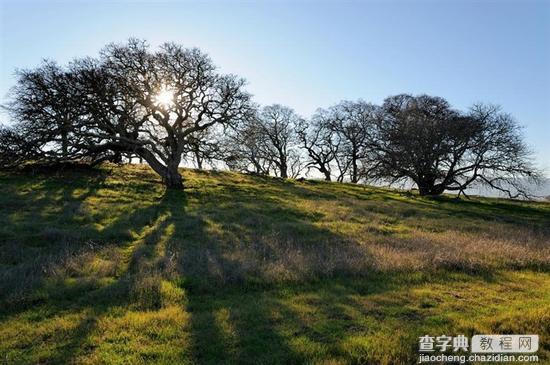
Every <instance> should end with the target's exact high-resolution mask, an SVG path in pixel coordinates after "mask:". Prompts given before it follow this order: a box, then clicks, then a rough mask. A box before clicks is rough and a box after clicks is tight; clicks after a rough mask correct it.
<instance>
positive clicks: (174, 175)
mask: <svg viewBox="0 0 550 365" xmlns="http://www.w3.org/2000/svg"><path fill="white" fill-rule="evenodd" d="M136 152H137V153H138V154H139V155H140V156H141V157H143V159H144V160H145V161H147V163H148V164H149V166H151V168H152V169H153V170H155V172H156V173H157V174H159V175H160V176H161V177H162V181H163V182H164V185H165V186H166V188H168V189H183V178H182V177H181V175H180V173H179V171H178V165H179V162H180V160H179V159H175V160H172V161H170V163H169V164H168V165H167V166H164V165H163V164H162V163H160V162H159V160H158V159H157V158H156V157H155V155H153V154H152V153H151V152H150V151H148V150H147V149H145V148H140V149H139V150H138V151H136Z"/></svg>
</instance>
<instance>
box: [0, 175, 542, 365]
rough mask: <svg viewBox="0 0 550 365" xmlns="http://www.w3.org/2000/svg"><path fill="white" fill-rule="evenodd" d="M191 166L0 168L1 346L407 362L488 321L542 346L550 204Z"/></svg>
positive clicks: (144, 359)
mask: <svg viewBox="0 0 550 365" xmlns="http://www.w3.org/2000/svg"><path fill="white" fill-rule="evenodd" d="M183 174H184V178H185V182H186V189H185V191H165V190H164V188H163V186H162V184H160V182H159V181H158V179H157V177H156V176H155V175H154V174H153V173H152V172H151V171H150V170H149V169H148V168H146V167H143V166H142V167H140V166H126V167H123V168H120V167H112V166H106V167H102V168H101V169H98V170H92V171H65V172H62V173H50V174H35V175H32V174H30V173H9V174H8V173H3V174H0V223H1V224H0V362H1V361H5V362H7V363H9V364H12V363H15V364H37V363H40V364H59V363H76V364H97V363H107V364H130V363H131V364H140V363H143V364H145V363H147V364H151V363H153V364H175V363H176V364H180V363H181V364H195V363H198V364H222V363H234V364H246V363H249V364H278V363H285V364H293V363H296V364H301V363H312V364H313V363H315V364H317V363H322V364H349V363H351V364H353V363H356V364H363V363H381V364H410V363H415V362H416V361H417V356H418V354H417V347H418V336H423V335H426V334H430V335H432V336H438V335H451V336H453V335H459V334H464V335H467V336H471V335H473V334H483V333H517V334H522V333H536V334H539V335H540V336H541V341H542V348H541V350H539V352H538V355H539V357H540V358H541V363H544V362H545V361H550V343H549V342H548V338H549V336H550V325H549V324H550V245H549V243H550V228H549V227H550V224H549V223H550V204H548V203H534V202H519V201H510V200H502V199H482V198H475V199H472V200H456V199H453V198H452V197H446V196H444V197H441V198H439V199H429V198H420V197H418V196H415V195H411V194H409V193H407V192H400V191H396V190H388V189H380V188H372V187H364V186H356V185H351V184H337V183H326V182H317V181H304V182H299V181H293V180H288V181H283V180H279V179H271V178H263V177H254V176H247V175H241V174H234V173H226V172H205V171H194V170H184V171H183Z"/></svg>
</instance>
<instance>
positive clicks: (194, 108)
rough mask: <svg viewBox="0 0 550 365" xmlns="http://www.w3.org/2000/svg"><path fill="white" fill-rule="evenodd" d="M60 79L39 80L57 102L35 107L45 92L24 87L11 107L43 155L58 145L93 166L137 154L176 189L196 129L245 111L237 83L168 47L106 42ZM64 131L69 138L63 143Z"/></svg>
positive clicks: (194, 55) (204, 60)
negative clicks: (39, 139)
mask: <svg viewBox="0 0 550 365" xmlns="http://www.w3.org/2000/svg"><path fill="white" fill-rule="evenodd" d="M34 71H35V72H38V73H39V74H40V73H44V71H42V70H41V69H37V70H34ZM56 72H57V71H56ZM30 73H31V74H32V72H30ZM59 74H60V75H62V78H61V79H59V78H57V77H51V78H44V87H43V88H44V90H55V91H56V95H58V96H59V97H61V99H59V98H57V97H55V95H52V96H51V97H50V96H48V98H44V97H41V98H40V99H38V100H39V101H40V103H36V97H35V96H36V95H41V93H44V92H43V91H42V90H38V91H37V92H36V93H35V92H34V90H32V89H30V90H28V91H27V90H26V89H24V88H23V89H24V90H25V92H26V93H28V97H26V98H22V99H15V100H14V102H13V103H12V105H11V106H10V110H11V111H12V114H13V115H15V116H16V117H17V118H16V120H19V121H20V122H21V124H28V125H33V126H34V130H35V131H37V132H38V133H42V135H43V136H44V139H45V140H46V142H47V143H49V145H50V146H51V147H50V149H51V148H56V147H57V146H59V145H61V146H62V147H61V150H62V151H63V152H62V154H63V153H65V152H64V151H70V150H75V151H85V153H86V156H87V157H90V158H92V159H93V160H102V159H107V158H110V156H112V154H115V155H116V154H121V153H131V154H134V155H137V156H139V157H141V158H142V159H144V160H145V161H147V163H148V164H149V165H150V166H151V168H152V169H153V170H154V171H156V172H157V173H158V174H159V175H160V176H161V177H162V179H163V181H164V183H165V184H166V186H167V187H168V188H181V187H182V186H183V181H182V177H181V175H180V174H179V172H178V166H179V165H180V162H181V161H182V155H183V154H184V153H186V152H188V151H190V150H192V149H193V146H196V142H197V141H196V138H197V136H200V132H201V131H204V130H206V129H208V128H210V127H213V126H216V125H229V124H235V123H238V122H239V121H240V120H241V119H243V118H244V117H245V116H246V115H247V114H248V113H249V110H250V107H249V104H250V103H249V102H250V95H249V94H248V93H246V92H245V91H244V90H243V88H244V84H245V81H244V80H243V79H241V78H238V77H236V76H234V75H223V74H220V73H218V72H217V71H216V68H215V66H214V64H213V63H212V61H211V60H210V58H209V57H208V56H207V55H206V54H204V53H202V52H201V51H200V50H198V49H188V48H184V47H182V46H180V45H177V44H173V43H165V44H163V45H162V46H161V47H160V48H159V49H158V50H156V51H152V50H150V48H149V46H148V45H147V43H146V42H144V41H141V40H137V39H130V40H129V41H128V43H127V44H110V45H108V46H107V47H105V48H104V49H103V50H102V52H101V54H100V57H99V58H97V59H94V58H84V59H79V60H75V61H74V62H72V63H71V64H70V65H69V67H68V68H66V69H63V70H60V71H59ZM21 80H22V79H20V82H19V85H18V86H16V89H17V88H21V86H23V85H22V84H21ZM59 80H62V81H63V82H60V81H59ZM65 99H67V102H66V103H65ZM60 104H61V105H60ZM63 105H66V106H67V108H66V109H68V111H67V110H66V109H64V108H62V106H63ZM52 111H53V112H55V114H54V115H53V116H52V118H48V116H49V115H50V114H51V113H50V112H52ZM43 114H44V116H43ZM35 115H38V116H40V118H38V119H37V118H35ZM65 126H68V127H67V128H66V129H65ZM65 130H68V131H69V134H68V135H69V136H72V137H73V138H65V137H64V134H63V133H64V132H65ZM50 131H51V132H50Z"/></svg>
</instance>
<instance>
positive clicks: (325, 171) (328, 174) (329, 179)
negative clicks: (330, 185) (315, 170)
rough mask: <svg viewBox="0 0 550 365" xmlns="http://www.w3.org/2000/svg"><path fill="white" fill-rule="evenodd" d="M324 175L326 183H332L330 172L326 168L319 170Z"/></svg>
mask: <svg viewBox="0 0 550 365" xmlns="http://www.w3.org/2000/svg"><path fill="white" fill-rule="evenodd" d="M319 171H321V173H322V174H323V175H325V181H331V176H330V171H328V170H327V169H326V168H324V167H322V168H320V169H319Z"/></svg>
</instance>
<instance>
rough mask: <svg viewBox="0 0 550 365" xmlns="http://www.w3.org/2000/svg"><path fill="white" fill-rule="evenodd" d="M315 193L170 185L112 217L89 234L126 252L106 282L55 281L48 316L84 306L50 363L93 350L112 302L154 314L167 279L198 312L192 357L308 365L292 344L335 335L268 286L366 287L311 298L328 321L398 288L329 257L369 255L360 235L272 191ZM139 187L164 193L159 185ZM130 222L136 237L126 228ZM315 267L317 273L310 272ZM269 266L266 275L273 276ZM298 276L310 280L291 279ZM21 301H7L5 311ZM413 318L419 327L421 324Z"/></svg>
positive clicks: (48, 200)
mask: <svg viewBox="0 0 550 365" xmlns="http://www.w3.org/2000/svg"><path fill="white" fill-rule="evenodd" d="M253 179H255V178H253ZM270 184H271V183H270ZM89 185H90V186H95V187H90V190H88V191H86V193H84V194H83V195H79V196H78V198H75V197H74V190H75V189H76V187H75V186H74V184H71V186H66V187H59V184H58V183H56V184H54V186H53V187H50V188H46V193H45V194H46V195H45V196H39V195H37V198H36V199H37V204H39V206H46V205H51V204H52V203H55V202H57V201H58V200H59V194H61V196H63V197H64V198H63V199H69V200H75V199H76V200H77V203H75V204H78V201H79V202H80V204H82V202H83V201H84V199H83V197H91V196H93V195H95V194H96V193H97V189H98V188H99V187H100V186H101V184H96V185H98V186H96V185H94V184H93V183H89ZM270 186H271V185H270ZM134 188H135V189H137V191H141V190H140V189H141V188H140V186H135V187H132V188H131V189H134ZM288 190H290V192H288ZM308 191H309V190H308V189H307V188H305V187H303V186H298V185H297V184H294V183H291V184H289V183H285V182H281V184H280V186H279V185H276V187H275V188H273V187H272V186H271V190H270V191H262V190H261V188H255V187H245V186H243V187H228V186H220V190H219V191H215V190H209V191H208V192H205V191H203V190H201V189H200V188H196V187H193V186H189V188H188V189H187V190H186V191H170V190H169V191H166V192H164V193H163V194H162V195H161V196H157V195H153V196H152V199H151V203H150V204H148V205H143V206H142V208H140V209H136V210H135V211H133V212H131V213H129V214H125V215H119V216H117V217H116V219H114V220H113V221H112V222H110V224H108V225H106V226H105V227H103V228H102V229H100V230H99V229H98V230H95V231H94V230H91V231H90V232H88V233H89V234H90V235H91V236H92V237H95V238H97V239H98V240H100V241H101V242H110V241H112V240H119V242H118V244H119V248H121V249H123V250H124V252H126V253H127V255H126V257H125V258H124V260H125V262H124V263H123V265H121V267H122V269H121V270H120V272H119V273H117V275H116V277H115V278H114V280H113V281H112V283H110V284H107V285H97V286H91V287H89V286H76V287H70V286H66V287H64V284H63V283H60V284H59V286H56V287H52V288H51V292H49V293H48V295H49V296H48V297H47V298H46V299H45V300H44V301H45V302H47V304H48V306H49V307H54V308H56V309H54V310H52V311H51V312H50V313H49V314H48V315H49V316H51V317H53V316H55V315H57V314H59V313H62V312H65V311H71V310H73V311H87V314H86V315H85V316H84V318H83V319H82V320H81V322H80V323H79V324H78V325H77V326H76V328H75V329H73V330H71V331H70V336H71V337H70V338H71V339H70V340H69V341H68V342H67V343H66V344H64V345H63V346H61V347H60V348H59V349H58V350H57V353H56V354H54V355H53V357H52V358H51V360H53V362H54V363H63V362H70V361H72V360H74V359H75V358H76V357H77V356H80V355H83V354H85V352H86V351H92V350H93V349H82V346H83V344H84V343H85V342H86V340H87V338H88V337H89V335H90V334H91V332H92V331H93V330H94V328H95V326H96V323H97V319H98V318H100V317H101V316H103V315H105V314H106V313H108V312H109V311H110V310H111V309H112V308H113V307H117V306H125V307H131V308H134V309H136V310H149V311H154V310H158V309H159V308H161V307H162V306H163V300H164V299H163V297H162V293H161V292H160V289H159V287H160V280H170V281H172V282H174V283H176V284H177V285H178V286H180V287H181V288H182V289H183V290H185V294H186V303H184V304H182V305H183V306H184V309H185V310H186V311H188V312H189V313H190V315H191V317H190V321H191V323H190V331H191V341H192V357H193V359H192V360H193V361H194V362H196V363H200V364H202V363H205V364H209V363H211V364H222V363H235V364H246V363H303V362H304V361H306V360H307V359H306V358H305V357H304V355H303V354H301V353H299V352H297V351H296V350H295V348H294V347H293V346H292V345H291V343H289V341H290V340H291V339H292V336H294V335H303V336H305V337H308V338H309V339H310V340H311V341H312V342H317V343H320V344H323V343H328V342H330V341H334V337H331V336H330V335H329V334H328V333H327V331H328V330H326V329H325V330H322V329H321V330H319V331H316V330H312V329H311V326H310V325H309V324H307V323H304V321H303V320H302V319H301V318H300V316H299V315H298V314H297V313H295V312H294V311H293V310H292V309H291V308H288V307H287V306H286V304H285V303H284V302H283V301H281V300H279V299H277V298H276V297H275V298H273V297H272V293H273V292H276V291H278V290H280V289H281V288H288V287H291V288H292V287H294V288H295V289H293V290H291V293H290V294H289V295H293V293H294V294H299V293H302V292H304V291H306V292H307V291H308V290H312V289H311V288H312V287H313V288H315V286H316V285H322V283H321V282H322V280H324V279H327V278H329V279H330V280H336V281H337V280H338V278H349V277H353V276H355V278H356V280H355V282H359V283H363V284H361V285H358V286H356V287H353V288H349V287H346V285H349V284H348V281H346V280H343V281H342V284H341V286H342V287H344V289H343V290H342V291H341V292H340V294H341V295H340V296H339V297H338V296H328V295H320V296H319V298H318V300H319V301H321V302H323V301H324V302H327V301H328V303H330V304H329V305H327V304H326V303H325V304H324V305H323V306H321V305H320V304H315V303H313V304H312V305H313V306H317V307H318V308H320V309H319V310H324V311H325V316H326V317H327V318H329V319H330V318H332V317H334V316H337V315H338V314H337V313H336V312H337V311H336V310H332V309H334V308H337V307H339V306H343V305H350V306H355V307H357V310H359V306H358V305H357V304H356V303H354V301H353V299H352V298H351V296H352V295H353V294H355V293H363V294H364V293H369V294H370V293H384V292H387V291H392V290H395V288H396V285H397V286H399V285H402V284H400V283H397V284H395V283H392V276H391V275H387V274H385V275H378V276H376V275H373V276H374V279H373V278H372V277H369V276H368V275H369V274H368V273H366V274H365V275H367V276H366V277H365V278H361V277H360V276H359V275H358V273H357V272H355V271H354V270H352V269H349V270H348V268H346V266H345V265H344V264H343V263H342V262H339V261H338V260H336V259H335V258H334V257H341V258H342V260H344V259H346V258H355V259H357V260H359V261H361V262H363V261H364V262H367V263H368V261H369V260H370V259H372V258H371V257H369V255H368V254H365V253H364V252H359V251H356V246H354V242H349V241H348V240H347V239H346V238H345V237H343V236H341V235H339V234H336V233H333V232H331V231H328V230H326V229H322V228H319V227H318V226H316V225H315V222H316V221H317V220H318V219H320V218H321V217H322V214H321V213H318V212H303V211H300V210H297V209H295V208H293V207H291V206H289V205H287V204H284V203H283V200H282V199H278V197H277V194H290V195H293V194H298V195H299V196H302V197H309V196H311V193H309V192H308ZM141 193H142V194H144V193H145V194H158V190H157V189H150V190H147V191H145V192H144V191H141ZM48 194H51V195H48ZM313 194H316V193H313ZM330 196H331V195H330V194H328V195H326V196H322V197H326V198H328V197H330ZM157 197H158V199H156V198H157ZM316 197H317V196H316ZM39 199H45V200H44V201H40V200H39ZM63 209H69V208H62V210H63ZM70 209H73V208H72V207H71V208H70ZM77 209H80V207H78V208H77ZM38 210H39V209H38ZM68 214H69V213H68ZM128 227H131V231H132V232H129V233H127V234H126V233H124V232H125V231H127V230H128ZM121 232H122V233H121ZM88 233H87V234H88ZM136 237H137V238H136ZM331 250H332V251H331ZM331 254H333V255H334V257H331ZM338 255H341V256H338ZM361 255H364V256H361ZM172 257H175V258H176V259H175V261H176V268H175V269H174V270H173V271H174V272H172V271H170V270H168V265H169V264H171V261H170V259H171V258H172ZM331 260H332V261H331ZM359 261H358V262H359ZM331 265H332V266H331ZM339 265H340V266H339ZM311 267H313V268H314V269H313V270H309V271H308V270H306V269H307V268H311ZM325 268H328V269H326V270H324V269H325ZM277 270H279V271H277ZM269 272H272V275H271V276H270V275H267V274H266V273H269ZM292 273H295V274H296V275H298V276H296V277H288V278H287V280H286V281H285V280H280V281H277V280H274V278H276V277H277V275H278V274H281V275H289V274H292ZM296 281H298V282H300V281H301V282H304V283H305V284H303V286H301V285H302V284H289V283H291V282H296ZM311 282H312V283H313V286H310V284H309V283H311ZM46 289H47V288H46ZM60 289H62V290H60ZM325 293H327V291H325ZM335 294H338V293H335ZM75 298H76V299H75ZM32 304H33V303H29V305H32ZM24 308H25V307H24V306H21V307H19V308H12V311H11V312H9V313H8V312H5V316H8V315H13V314H15V313H18V312H21V311H24V310H25V309H24ZM329 308H331V309H329ZM0 317H3V316H2V315H0ZM412 321H413V322H414V323H419V321H420V319H417V318H413V319H412ZM283 322H285V323H286V322H291V323H293V326H292V327H293V328H294V329H293V330H294V331H295V332H296V333H294V334H293V333H289V332H288V329H287V328H285V326H286V325H284V323H283ZM83 351H84V353H83ZM336 355H338V354H336ZM182 360H183V359H182ZM186 360H187V359H186Z"/></svg>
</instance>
